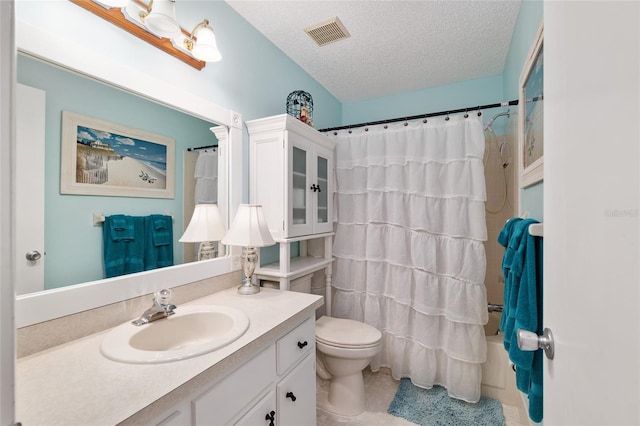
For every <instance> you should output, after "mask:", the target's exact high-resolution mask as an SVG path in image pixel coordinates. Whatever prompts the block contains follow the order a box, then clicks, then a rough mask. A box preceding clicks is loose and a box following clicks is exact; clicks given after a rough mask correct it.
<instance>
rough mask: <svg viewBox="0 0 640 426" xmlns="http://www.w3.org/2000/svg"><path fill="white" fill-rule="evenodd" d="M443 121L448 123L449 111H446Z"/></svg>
mask: <svg viewBox="0 0 640 426" xmlns="http://www.w3.org/2000/svg"><path fill="white" fill-rule="evenodd" d="M444 121H449V111H447V116H446V117H445V118H444Z"/></svg>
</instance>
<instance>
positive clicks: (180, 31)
mask: <svg viewBox="0 0 640 426" xmlns="http://www.w3.org/2000/svg"><path fill="white" fill-rule="evenodd" d="M70 1H71V2H72V3H75V4H77V5H78V6H80V7H82V8H84V9H86V10H88V11H90V12H92V13H94V14H96V15H98V16H100V17H101V18H103V19H105V20H107V21H109V22H111V23H112V24H114V25H116V26H118V27H120V28H122V29H124V30H125V31H127V32H129V33H131V34H133V35H135V36H136V37H138V38H140V39H142V40H144V41H146V42H147V43H149V44H152V45H154V46H155V47H157V48H158V49H160V50H163V51H165V52H166V53H168V54H170V55H171V56H174V57H176V58H178V59H180V60H181V61H183V62H185V63H187V64H188V65H191V66H192V67H194V68H196V69H198V70H201V69H202V68H204V66H205V65H206V63H207V62H217V61H219V60H220V59H222V55H221V54H220V51H219V50H218V45H217V43H216V36H215V33H214V31H213V28H212V27H211V26H210V25H209V20H208V19H204V20H203V21H202V22H200V23H199V24H197V25H196V26H195V28H194V29H193V31H192V32H188V31H187V30H185V29H184V28H182V27H180V25H179V24H178V22H177V19H176V4H175V0H148V3H145V1H143V0H70Z"/></svg>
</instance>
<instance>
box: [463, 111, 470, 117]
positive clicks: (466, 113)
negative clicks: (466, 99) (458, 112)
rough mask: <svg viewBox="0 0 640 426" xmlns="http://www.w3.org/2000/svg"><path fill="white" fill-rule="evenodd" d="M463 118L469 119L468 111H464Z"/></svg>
mask: <svg viewBox="0 0 640 426" xmlns="http://www.w3.org/2000/svg"><path fill="white" fill-rule="evenodd" d="M464 118H469V111H468V110H466V109H465V110H464Z"/></svg>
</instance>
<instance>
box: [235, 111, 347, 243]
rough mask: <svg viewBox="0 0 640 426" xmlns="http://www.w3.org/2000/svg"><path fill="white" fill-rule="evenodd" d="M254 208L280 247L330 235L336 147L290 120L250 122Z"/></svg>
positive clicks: (333, 143) (320, 135)
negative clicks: (296, 240) (260, 211)
mask: <svg viewBox="0 0 640 426" xmlns="http://www.w3.org/2000/svg"><path fill="white" fill-rule="evenodd" d="M247 128H248V129H249V136H250V140H251V157H250V163H251V173H250V174H251V177H250V192H251V202H252V203H255V204H262V208H263V210H264V214H265V219H266V221H267V223H268V225H269V230H270V231H271V234H272V235H273V237H274V239H275V240H276V241H284V240H288V239H291V238H296V237H302V236H305V235H313V234H322V233H326V232H331V231H332V226H333V224H332V222H333V199H332V195H331V194H332V192H333V152H334V149H335V142H334V141H332V140H331V139H329V138H328V137H326V136H325V135H323V134H321V133H320V132H318V131H317V130H315V129H313V128H312V127H310V126H308V125H306V124H304V123H302V122H301V121H299V120H296V119H295V118H293V117H292V116H290V115H288V114H282V115H277V116H274V117H268V118H262V119H259V120H252V121H248V122H247Z"/></svg>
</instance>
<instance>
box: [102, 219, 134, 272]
mask: <svg viewBox="0 0 640 426" xmlns="http://www.w3.org/2000/svg"><path fill="white" fill-rule="evenodd" d="M114 221H115V224H114V223H113V222H114ZM102 233H103V238H102V242H103V258H104V269H105V277H106V278H111V277H115V276H119V275H125V274H131V273H134V272H140V271H144V238H143V237H142V236H143V235H144V219H143V218H141V217H132V216H124V215H113V216H107V217H105V220H104V224H103V226H102ZM136 236H137V237H136Z"/></svg>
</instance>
